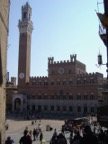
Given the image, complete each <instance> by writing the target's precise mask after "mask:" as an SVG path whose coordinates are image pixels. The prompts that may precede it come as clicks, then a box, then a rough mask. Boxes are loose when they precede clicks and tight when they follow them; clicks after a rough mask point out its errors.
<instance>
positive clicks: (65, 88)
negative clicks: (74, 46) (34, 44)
mask: <svg viewBox="0 0 108 144" xmlns="http://www.w3.org/2000/svg"><path fill="white" fill-rule="evenodd" d="M31 12H32V9H31V7H30V5H29V4H28V3H26V5H24V6H23V7H22V18H21V20H19V24H18V27H19V33H20V40H19V63H18V86H17V87H16V86H15V85H14V86H11V88H10V87H9V88H8V89H7V98H10V97H11V102H12V103H11V104H10V109H11V110H12V111H13V112H16V111H17V112H32V113H33V112H34V113H35V112H40V113H41V114H43V115H46V116H47V115H48V117H49V116H50V115H52V114H54V115H56V116H57V117H61V116H83V115H88V114H90V113H91V114H96V112H97V106H98V97H99V95H100V93H99V91H98V88H99V87H100V86H101V85H102V81H103V75H102V74H101V73H98V72H97V73H87V71H86V65H85V64H83V63H81V62H80V61H78V60H77V55H76V54H73V55H70V58H69V60H65V61H59V62H58V61H54V57H49V58H48V76H43V77H31V76H30V57H31V55H30V53H31V35H32V30H33V24H32V21H31ZM13 79H14V80H15V78H13ZM14 88H15V89H14ZM9 92H10V93H9ZM7 106H9V103H8V101H7Z"/></svg>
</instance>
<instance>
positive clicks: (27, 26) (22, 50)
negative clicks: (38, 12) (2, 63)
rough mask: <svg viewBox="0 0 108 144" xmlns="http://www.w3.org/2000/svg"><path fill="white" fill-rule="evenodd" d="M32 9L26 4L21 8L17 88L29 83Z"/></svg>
mask: <svg viewBox="0 0 108 144" xmlns="http://www.w3.org/2000/svg"><path fill="white" fill-rule="evenodd" d="M31 14H32V8H31V7H30V5H29V4H28V2H27V3H26V4H25V5H24V6H22V18H21V20H19V24H18V27H19V32H20V36H19V61H18V86H21V85H24V84H25V83H28V82H29V77H30V54H31V34H32V30H33V23H32V21H31Z"/></svg>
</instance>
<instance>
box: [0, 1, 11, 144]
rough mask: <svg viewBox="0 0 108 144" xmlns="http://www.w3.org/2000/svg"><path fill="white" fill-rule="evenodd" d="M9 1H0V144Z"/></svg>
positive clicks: (2, 139)
mask: <svg viewBox="0 0 108 144" xmlns="http://www.w3.org/2000/svg"><path fill="white" fill-rule="evenodd" d="M9 6H10V1H9V0H0V144H5V109H6V107H5V102H6V67H7V45H8V22H9Z"/></svg>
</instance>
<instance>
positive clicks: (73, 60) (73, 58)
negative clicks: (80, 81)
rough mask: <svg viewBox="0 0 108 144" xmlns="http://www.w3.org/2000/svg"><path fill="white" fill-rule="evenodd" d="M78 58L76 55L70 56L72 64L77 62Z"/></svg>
mask: <svg viewBox="0 0 108 144" xmlns="http://www.w3.org/2000/svg"><path fill="white" fill-rule="evenodd" d="M76 58H77V55H76V54H73V55H70V62H75V61H76Z"/></svg>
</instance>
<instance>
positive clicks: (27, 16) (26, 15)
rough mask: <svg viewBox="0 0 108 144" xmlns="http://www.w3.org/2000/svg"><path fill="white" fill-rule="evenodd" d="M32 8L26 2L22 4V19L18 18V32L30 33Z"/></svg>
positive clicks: (31, 28)
mask: <svg viewBox="0 0 108 144" xmlns="http://www.w3.org/2000/svg"><path fill="white" fill-rule="evenodd" d="M31 14H32V8H31V7H30V5H29V3H28V2H27V3H26V4H25V5H24V6H22V19H21V20H19V24H18V27H19V31H20V33H26V32H28V33H30V34H31V33H32V30H33V23H32V21H31Z"/></svg>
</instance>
